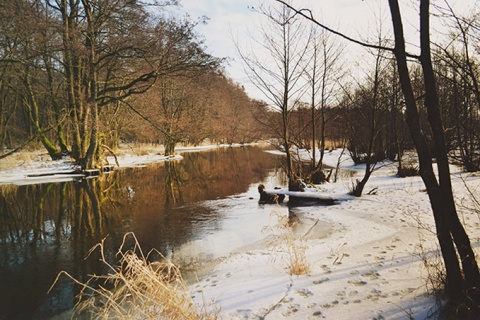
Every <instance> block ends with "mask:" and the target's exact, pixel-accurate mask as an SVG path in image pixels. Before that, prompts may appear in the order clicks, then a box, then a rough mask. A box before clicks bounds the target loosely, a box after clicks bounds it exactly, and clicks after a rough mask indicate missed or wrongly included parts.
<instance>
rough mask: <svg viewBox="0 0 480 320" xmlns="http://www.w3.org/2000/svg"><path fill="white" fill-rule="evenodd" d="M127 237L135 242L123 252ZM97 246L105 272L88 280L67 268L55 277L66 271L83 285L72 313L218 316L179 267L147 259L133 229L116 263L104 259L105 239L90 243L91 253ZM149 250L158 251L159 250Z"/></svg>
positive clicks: (126, 316)
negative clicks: (198, 297) (194, 292)
mask: <svg viewBox="0 0 480 320" xmlns="http://www.w3.org/2000/svg"><path fill="white" fill-rule="evenodd" d="M127 237H132V238H133V239H134V241H135V246H134V248H133V249H131V250H127V251H126V252H122V251H123V250H122V249H123V247H124V245H125V241H126V239H127ZM97 249H98V250H99V251H100V254H101V261H102V262H103V263H104V264H105V265H106V266H107V267H108V269H109V273H108V274H107V275H103V276H97V275H93V276H91V278H90V280H89V281H87V283H81V282H79V281H78V280H76V279H74V278H73V277H72V276H71V275H69V274H68V273H66V272H62V273H60V274H59V275H58V277H57V280H58V278H59V277H60V276H61V275H62V274H63V275H66V276H68V277H69V278H71V279H72V280H73V281H74V282H75V283H77V284H79V285H80V286H81V287H82V290H81V292H80V294H79V302H78V303H77V304H76V305H75V308H74V314H73V317H78V316H81V317H86V318H91V319H185V320H187V319H188V320H193V319H205V320H206V319H217V318H218V314H219V309H218V308H217V307H216V306H215V304H214V303H213V302H211V303H210V304H207V303H206V302H205V301H204V302H203V305H200V306H199V305H197V304H196V303H195V302H194V300H193V298H192V297H191V295H190V292H189V290H188V287H187V285H186V282H185V281H184V280H183V278H182V275H181V272H180V270H179V268H178V267H177V266H175V265H174V264H173V263H172V262H171V261H169V260H167V259H164V260H163V261H161V262H148V256H149V255H147V256H144V255H143V253H142V251H141V249H140V246H139V244H138V241H137V239H136V238H135V236H134V234H133V233H127V234H126V235H125V236H124V239H123V243H122V245H121V247H120V249H119V251H118V256H119V257H120V261H119V264H118V266H115V267H114V266H112V265H110V264H109V263H108V262H106V260H105V256H104V240H103V241H102V242H101V243H99V244H97V245H96V246H95V247H93V248H92V249H91V250H90V253H91V252H93V251H94V250H97ZM137 252H138V253H137ZM152 252H155V254H159V255H161V254H160V253H159V252H158V251H152ZM152 252H150V253H152ZM57 280H56V281H57ZM56 281H55V282H56ZM99 282H103V285H99V286H98V287H97V286H94V285H92V284H91V283H99ZM53 285H55V283H54V284H53ZM53 285H52V287H53ZM107 287H108V288H111V289H107Z"/></svg>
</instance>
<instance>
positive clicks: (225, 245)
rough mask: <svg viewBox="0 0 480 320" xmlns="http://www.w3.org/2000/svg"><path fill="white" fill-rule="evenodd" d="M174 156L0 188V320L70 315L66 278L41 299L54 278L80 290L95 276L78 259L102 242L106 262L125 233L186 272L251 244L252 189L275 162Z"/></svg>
mask: <svg viewBox="0 0 480 320" xmlns="http://www.w3.org/2000/svg"><path fill="white" fill-rule="evenodd" d="M182 155H183V157H184V159H183V160H181V161H170V162H163V163H157V164H152V165H148V166H145V167H137V168H124V169H120V170H117V171H114V172H112V173H110V174H107V175H103V176H101V177H99V178H95V179H84V180H77V181H70V182H61V183H44V184H37V185H25V186H15V185H3V186H0V319H49V318H51V317H53V316H55V315H58V314H60V313H62V312H64V311H66V310H69V309H71V308H72V306H73V305H74V303H75V296H76V295H77V294H78V292H79V289H80V288H79V286H78V285H75V284H74V282H73V281H72V280H70V279H68V278H66V277H62V278H60V280H59V281H58V282H57V284H56V285H55V286H54V287H53V289H52V290H51V292H50V293H47V291H48V289H49V288H50V286H51V285H52V283H53V282H54V279H55V278H56V276H57V275H58V273H59V272H60V271H62V270H63V271H66V272H68V273H69V274H71V275H72V276H73V277H75V278H76V279H78V280H80V281H82V282H85V281H86V280H87V279H88V275H89V274H102V273H103V272H105V266H104V265H103V264H102V263H101V262H100V261H99V256H98V254H97V253H94V254H91V255H89V256H88V257H87V253H88V251H89V250H90V249H91V248H92V247H93V246H94V245H95V244H97V243H99V242H100V241H101V240H102V239H106V240H105V254H106V257H107V259H111V260H112V262H114V261H115V259H116V258H115V254H116V252H117V250H118V248H119V246H120V244H121V242H122V240H123V236H124V234H125V233H127V232H133V233H134V234H135V235H136V237H137V238H138V240H139V243H140V245H141V246H142V249H143V251H144V252H148V251H149V250H150V249H152V248H155V249H157V250H159V251H160V252H161V253H162V254H164V255H166V256H167V257H171V258H174V259H175V260H176V261H177V262H178V263H180V264H182V265H183V266H185V267H186V268H188V266H189V265H196V264H198V263H199V262H205V261H206V260H208V261H213V260H215V259H216V258H217V257H219V256H222V255H226V254H228V253H229V251H231V250H234V249H236V248H239V247H242V246H245V245H251V244H254V243H255V242H256V241H259V239H261V229H262V227H264V226H265V224H266V223H268V219H269V212H271V209H270V207H269V206H262V205H259V204H258V193H257V192H256V188H257V186H258V184H259V183H265V184H267V185H269V186H274V185H279V184H282V181H281V179H282V178H281V177H282V174H279V172H281V170H280V169H279V168H280V166H279V158H278V156H274V155H272V154H270V153H268V152H265V150H263V149H261V148H258V147H238V148H220V149H215V150H213V151H202V152H188V153H184V154H182ZM280 210H287V209H286V207H283V208H282V209H280ZM212 236H214V237H212ZM200 247H201V248H202V250H201V251H199V250H198V248H200ZM199 260H202V261H199Z"/></svg>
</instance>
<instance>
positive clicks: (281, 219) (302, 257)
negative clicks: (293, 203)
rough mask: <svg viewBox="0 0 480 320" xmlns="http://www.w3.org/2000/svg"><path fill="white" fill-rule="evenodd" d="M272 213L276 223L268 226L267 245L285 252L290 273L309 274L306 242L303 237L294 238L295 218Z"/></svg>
mask: <svg viewBox="0 0 480 320" xmlns="http://www.w3.org/2000/svg"><path fill="white" fill-rule="evenodd" d="M274 215H275V216H276V217H277V219H278V223H277V224H276V225H275V226H274V227H269V228H267V229H264V231H265V230H269V232H270V235H269V236H268V237H267V247H268V248H269V249H271V250H279V251H282V252H285V253H286V256H287V261H288V265H287V267H286V270H287V271H288V274H290V275H304V274H309V273H310V271H311V265H310V263H309V262H308V259H307V256H306V250H307V244H306V241H305V240H303V237H299V238H298V239H296V238H295V235H294V232H293V227H294V225H295V224H296V223H298V220H297V219H290V218H288V217H287V216H282V215H279V214H277V213H274Z"/></svg>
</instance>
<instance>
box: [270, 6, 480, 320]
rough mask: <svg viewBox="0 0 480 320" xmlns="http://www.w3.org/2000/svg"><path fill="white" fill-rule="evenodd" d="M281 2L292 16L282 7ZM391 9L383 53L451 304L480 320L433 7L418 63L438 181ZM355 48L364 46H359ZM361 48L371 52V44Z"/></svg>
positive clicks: (477, 276) (424, 17)
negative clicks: (399, 95)
mask: <svg viewBox="0 0 480 320" xmlns="http://www.w3.org/2000/svg"><path fill="white" fill-rule="evenodd" d="M277 1H278V2H281V3H283V4H284V5H285V6H288V7H289V8H291V9H292V10H294V9H293V8H292V7H291V6H289V5H288V4H287V3H285V2H284V1H282V0H277ZM389 6H390V13H391V17H392V23H393V28H394V36H395V47H394V48H384V49H386V50H388V51H391V52H393V53H394V55H395V57H396V61H397V68H398V72H399V77H400V83H401V86H402V91H403V94H404V98H405V105H406V121H407V124H408V126H409V130H410V134H411V136H412V139H413V142H414V144H415V148H416V150H417V154H418V158H419V162H420V175H421V177H422V179H423V182H424V184H425V186H426V189H427V193H428V196H429V199H430V204H431V207H432V211H433V216H434V219H435V225H436V231H437V238H438V241H439V244H440V249H441V253H442V257H443V261H444V263H445V268H446V280H447V283H446V292H447V295H448V298H449V300H450V302H452V303H455V304H457V305H458V304H459V303H464V304H466V305H467V308H468V310H469V313H470V314H469V316H470V317H471V318H472V319H474V318H478V316H479V313H480V312H479V306H480V289H479V288H480V273H479V269H478V265H477V261H476V258H475V253H474V251H473V249H472V245H471V242H470V239H469V237H468V235H467V233H466V232H465V229H464V227H463V225H462V223H461V222H460V220H459V218H458V214H457V211H456V206H455V201H454V198H453V191H452V184H451V178H450V169H449V163H448V155H447V150H446V146H445V134H444V128H443V124H442V118H441V115H440V109H439V106H438V93H437V88H436V79H435V75H434V71H433V66H432V59H431V48H430V1H429V0H421V1H420V47H421V54H420V56H419V57H416V58H418V59H419V61H420V64H421V66H422V73H423V79H424V84H425V107H426V109H427V112H428V122H429V126H430V129H431V130H432V137H433V145H434V149H435V156H436V161H437V168H438V178H437V176H436V175H435V173H434V170H433V157H432V154H431V152H430V146H429V144H428V142H427V140H426V138H425V135H424V134H423V132H422V129H421V126H420V121H419V118H420V117H419V111H418V107H417V101H416V99H415V98H416V97H415V95H414V91H413V88H412V80H411V77H410V74H409V69H408V64H407V57H408V56H410V57H414V55H411V54H408V53H407V51H406V47H405V37H404V31H403V22H402V17H401V13H400V7H399V4H398V0H389ZM295 12H296V13H297V14H299V15H301V16H303V17H305V18H306V19H309V20H310V21H312V22H314V23H316V24H319V25H321V24H320V23H319V22H318V21H316V20H315V19H314V18H313V16H312V14H311V12H310V11H305V10H295ZM321 26H322V25H321ZM337 34H338V32H337ZM356 42H357V43H361V42H359V41H356ZM362 44H363V45H367V46H370V47H371V45H370V44H365V43H362ZM377 47H378V46H377ZM457 254H458V256H457Z"/></svg>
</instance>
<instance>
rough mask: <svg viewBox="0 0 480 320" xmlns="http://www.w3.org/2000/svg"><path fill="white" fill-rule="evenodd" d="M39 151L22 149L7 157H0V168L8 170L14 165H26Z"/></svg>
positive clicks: (37, 155) (36, 156)
mask: <svg viewBox="0 0 480 320" xmlns="http://www.w3.org/2000/svg"><path fill="white" fill-rule="evenodd" d="M39 154H40V151H38V150H37V151H32V150H27V149H25V150H22V151H18V152H15V153H13V154H11V155H9V156H8V157H5V158H3V159H0V170H10V169H13V168H15V167H19V166H23V165H28V164H29V163H30V162H31V161H32V160H34V159H36V158H38V157H39Z"/></svg>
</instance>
